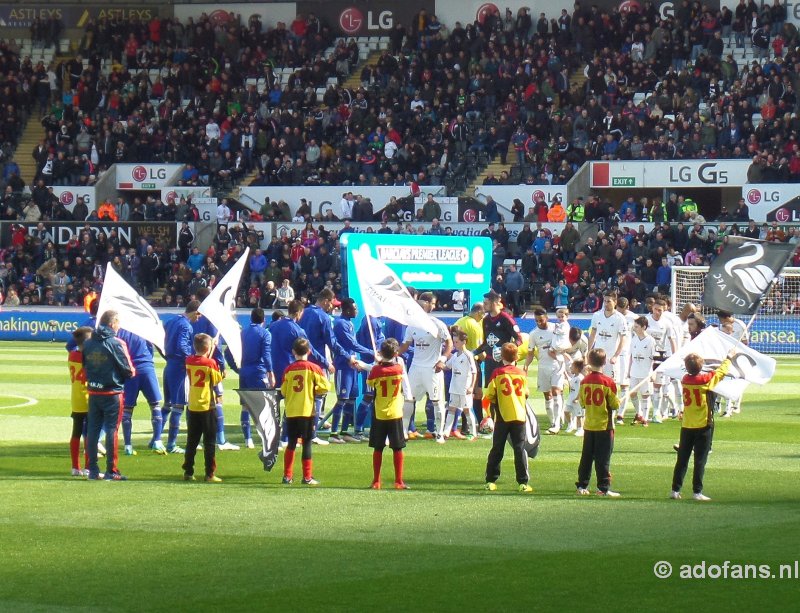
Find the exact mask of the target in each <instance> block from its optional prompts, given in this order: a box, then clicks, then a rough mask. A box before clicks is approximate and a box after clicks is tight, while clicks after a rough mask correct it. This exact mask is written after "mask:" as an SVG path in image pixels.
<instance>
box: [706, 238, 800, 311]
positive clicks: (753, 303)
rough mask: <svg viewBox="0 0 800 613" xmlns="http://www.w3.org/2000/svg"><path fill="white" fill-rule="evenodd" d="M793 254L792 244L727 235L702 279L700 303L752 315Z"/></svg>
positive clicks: (722, 309)
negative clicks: (725, 241)
mask: <svg viewBox="0 0 800 613" xmlns="http://www.w3.org/2000/svg"><path fill="white" fill-rule="evenodd" d="M794 251H795V245H793V244H791V243H772V242H770V243H768V242H765V241H759V240H755V239H751V238H745V237H743V236H729V237H728V244H727V245H726V246H725V248H724V249H723V250H722V253H720V254H719V255H718V256H717V257H716V259H715V260H714V262H713V263H712V264H711V267H710V268H709V269H708V274H707V275H706V279H705V287H704V291H703V304H704V305H706V306H709V307H711V308H714V309H719V310H721V311H730V312H731V313H739V314H747V315H752V314H753V313H756V312H757V311H758V307H759V305H760V304H761V300H762V298H763V297H764V294H765V293H766V292H767V291H768V290H769V287H770V284H771V283H772V281H773V279H775V277H777V276H778V275H779V274H780V272H781V270H782V269H783V267H784V266H786V264H787V263H788V262H789V259H790V258H791V257H792V255H793V254H794Z"/></svg>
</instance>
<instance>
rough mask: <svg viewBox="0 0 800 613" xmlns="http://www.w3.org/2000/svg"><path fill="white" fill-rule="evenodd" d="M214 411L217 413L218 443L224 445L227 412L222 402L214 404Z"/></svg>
mask: <svg viewBox="0 0 800 613" xmlns="http://www.w3.org/2000/svg"><path fill="white" fill-rule="evenodd" d="M214 411H215V412H216V414H217V445H222V444H223V443H224V442H225V412H224V411H223V410H222V405H221V404H220V403H217V404H215V405H214Z"/></svg>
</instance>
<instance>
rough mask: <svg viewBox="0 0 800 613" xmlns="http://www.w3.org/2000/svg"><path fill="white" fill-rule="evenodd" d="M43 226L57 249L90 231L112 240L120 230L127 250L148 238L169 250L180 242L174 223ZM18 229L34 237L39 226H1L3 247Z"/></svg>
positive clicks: (99, 222)
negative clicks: (114, 231)
mask: <svg viewBox="0 0 800 613" xmlns="http://www.w3.org/2000/svg"><path fill="white" fill-rule="evenodd" d="M41 225H42V226H43V227H44V229H45V236H44V240H45V241H53V244H54V245H56V247H63V246H64V245H66V244H67V243H68V242H69V241H70V239H72V238H73V237H74V238H76V239H78V240H81V234H82V233H83V232H84V231H85V230H87V229H88V230H89V232H91V233H92V234H93V235H94V236H98V235H100V234H105V236H106V238H108V237H109V236H111V232H112V231H113V230H116V231H117V236H118V237H119V242H120V245H122V246H123V247H133V246H135V245H137V244H138V243H139V239H140V238H145V237H146V238H148V239H149V240H153V241H155V242H156V243H161V244H163V245H166V246H168V247H172V246H173V245H176V244H177V242H178V231H177V229H178V226H177V224H176V223H174V222H164V223H151V222H121V223H119V222H117V223H114V222H102V221H95V222H85V221H55V222H42V224H41ZM15 226H16V227H19V226H22V227H23V228H25V230H26V231H27V232H28V234H31V235H33V234H35V233H36V231H37V229H38V227H39V224H37V223H28V222H3V223H2V224H0V244H3V245H9V244H10V243H11V232H12V230H13V228H14V227H15Z"/></svg>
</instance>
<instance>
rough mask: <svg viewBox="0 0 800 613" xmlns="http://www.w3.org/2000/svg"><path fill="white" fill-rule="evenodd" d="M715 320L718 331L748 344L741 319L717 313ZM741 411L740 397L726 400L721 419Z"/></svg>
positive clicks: (745, 325) (731, 314) (726, 313)
mask: <svg viewBox="0 0 800 613" xmlns="http://www.w3.org/2000/svg"><path fill="white" fill-rule="evenodd" d="M717 318H718V319H719V327H720V330H722V331H723V332H725V333H726V334H729V335H730V336H732V337H733V338H735V339H736V340H738V341H740V342H742V343H744V344H745V345H747V344H748V342H749V339H748V338H747V334H746V332H747V324H745V323H744V322H743V321H742V320H741V319H737V318H736V317H734V316H733V313H730V312H729V311H719V312H718V313H717ZM741 411H742V398H741V396H740V397H739V398H737V399H736V400H728V404H727V407H726V409H725V412H724V413H723V414H722V416H723V417H730V416H731V415H733V414H734V413H741Z"/></svg>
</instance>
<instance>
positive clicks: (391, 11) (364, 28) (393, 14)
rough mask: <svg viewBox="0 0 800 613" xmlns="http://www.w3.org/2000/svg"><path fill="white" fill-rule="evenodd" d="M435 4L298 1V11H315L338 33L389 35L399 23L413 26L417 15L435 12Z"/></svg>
mask: <svg viewBox="0 0 800 613" xmlns="http://www.w3.org/2000/svg"><path fill="white" fill-rule="evenodd" d="M436 6H438V3H436V2H434V0H411V1H410V2H392V1H391V0H383V1H381V0H378V1H374V0H373V1H370V2H352V1H347V0H344V1H342V0H332V1H326V2H320V1H318V2H309V1H307V2H298V3H297V12H298V13H303V14H308V13H314V14H315V15H316V16H317V17H319V19H320V21H321V22H323V23H326V24H327V25H328V26H329V27H330V28H331V30H332V31H333V33H334V34H335V35H336V36H346V37H351V36H388V35H389V33H390V32H391V31H392V30H393V29H394V28H395V26H396V25H397V24H403V25H404V26H406V27H408V26H410V25H411V22H412V20H413V19H414V16H415V15H416V14H417V13H419V12H420V10H422V9H425V10H426V11H427V13H428V14H429V15H432V14H434V13H435V7H436Z"/></svg>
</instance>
